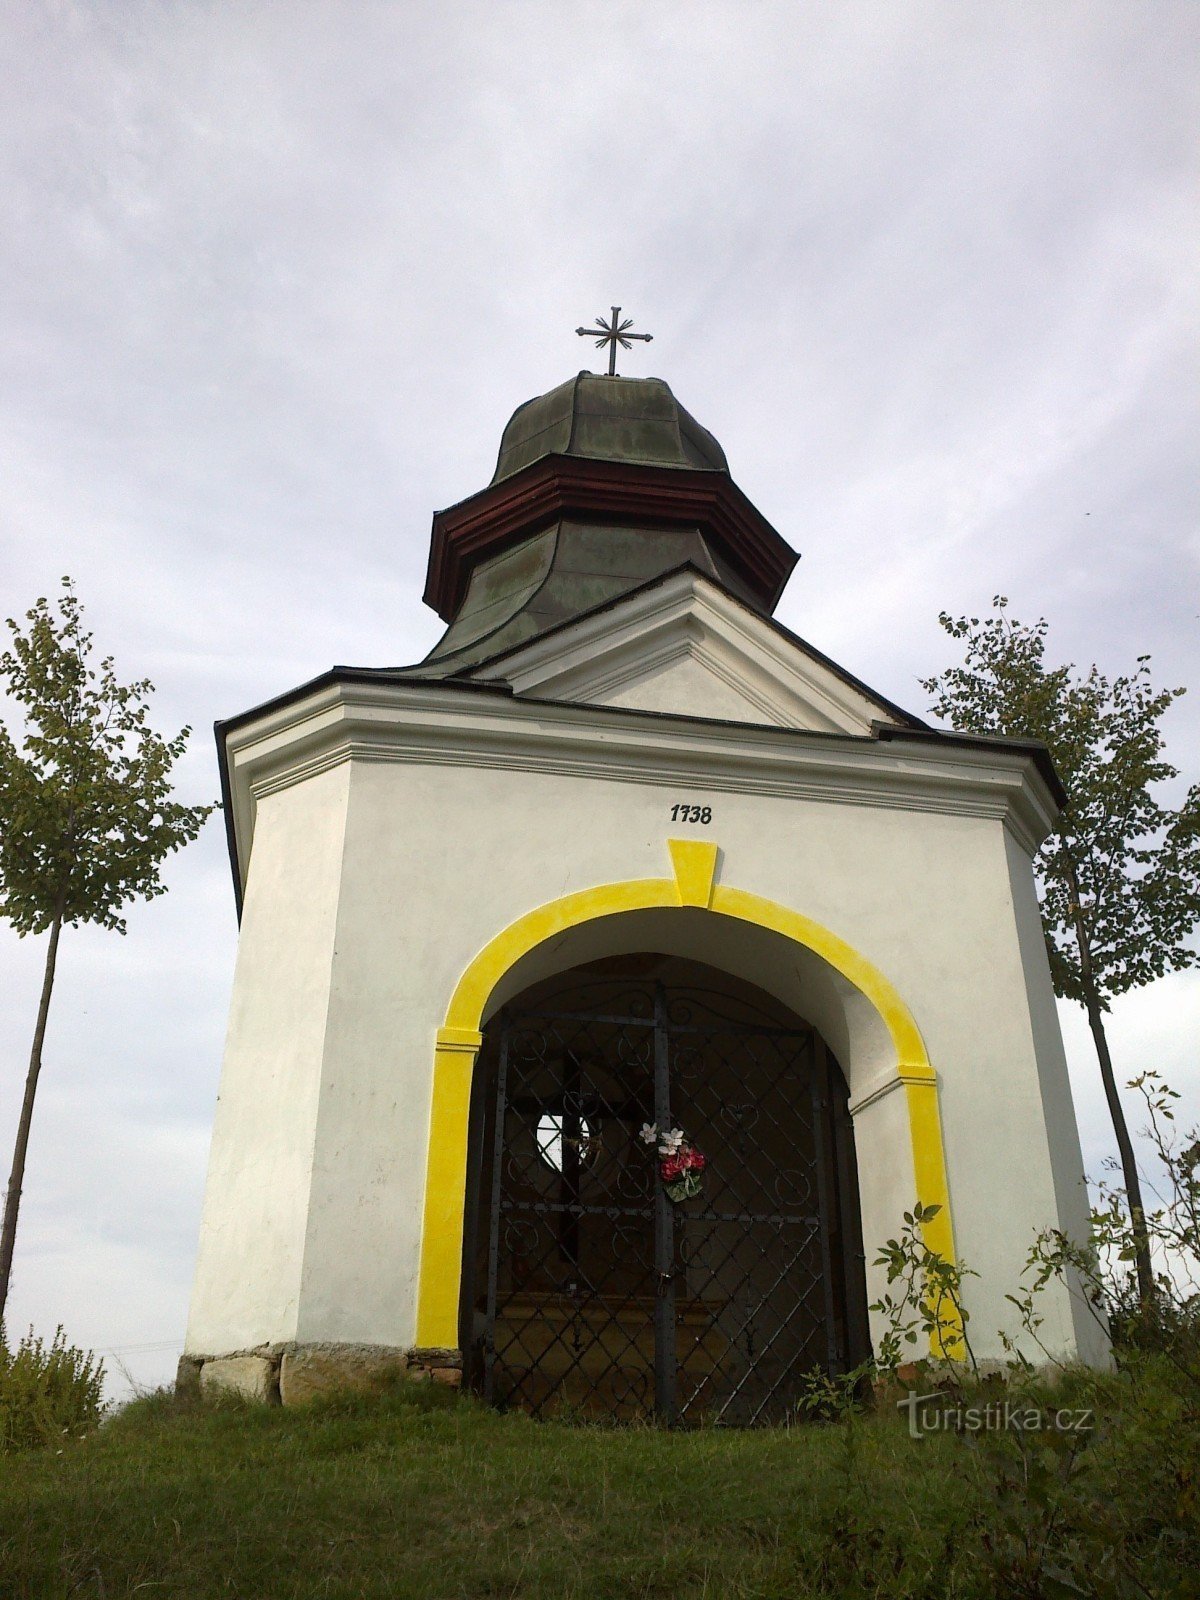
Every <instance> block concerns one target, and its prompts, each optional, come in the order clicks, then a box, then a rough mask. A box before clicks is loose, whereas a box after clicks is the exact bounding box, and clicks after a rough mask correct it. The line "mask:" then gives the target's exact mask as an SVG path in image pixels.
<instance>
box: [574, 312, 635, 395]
mask: <svg viewBox="0 0 1200 1600" xmlns="http://www.w3.org/2000/svg"><path fill="white" fill-rule="evenodd" d="M632 327H633V318H632V317H626V318H625V321H624V322H622V321H621V308H620V306H613V308H612V321H611V322H605V320H604V318H603V317H597V318H596V326H595V327H594V328H576V329H575V332H576V333H577V334H579V335H580V336H581V337H582V338H584V339H595V341H596V348H597V350H598V349H599V348H600V346H601V345H604V344H606V345H607V346H608V375H609V377H610V378H615V377H616V375H617V346H618V345H620V346H621V347H622V348H623V349H625V350H632V349H633V345H632V344H630V342H629V341H630V340H631V339H642V340H644V341H645V343H646V344H649V343H650V341H651V339H653V337H654V335H653V334H652V333H630V331H629V330H630V328H632Z"/></svg>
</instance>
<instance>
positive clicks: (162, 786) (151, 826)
mask: <svg viewBox="0 0 1200 1600" xmlns="http://www.w3.org/2000/svg"><path fill="white" fill-rule="evenodd" d="M25 621H26V624H27V627H26V628H25V629H24V630H22V628H21V626H20V625H19V624H18V623H16V622H14V621H13V620H12V618H11V617H10V618H9V619H8V627H9V630H10V632H11V634H12V639H11V642H10V645H9V648H8V649H7V650H6V651H5V652H4V654H3V655H0V681H2V682H3V684H4V687H5V688H6V689H7V692H8V694H9V695H10V696H11V698H12V699H13V700H14V701H15V702H16V703H17V705H18V706H20V707H23V708H24V718H23V721H24V730H23V738H22V744H21V746H18V744H17V742H16V741H15V740H14V738H13V737H12V735H11V734H10V733H9V731H8V729H7V728H6V727H5V726H4V724H3V723H0V915H3V916H5V917H7V918H8V920H9V921H10V922H11V923H12V925H13V927H14V928H15V929H16V931H17V933H18V934H20V935H21V936H22V937H24V936H25V935H26V934H30V933H32V934H39V933H46V934H48V935H49V938H48V940H47V943H46V964H45V970H44V974H43V978H42V992H41V997H40V999H39V1001H38V1010H37V1020H36V1023H35V1025H34V1030H33V1046H32V1049H31V1050H30V1054H29V1071H28V1074H27V1076H26V1079H25V1095H24V1099H23V1100H22V1103H21V1115H20V1120H19V1122H18V1124H17V1139H16V1147H15V1150H14V1152H13V1164H12V1175H11V1176H10V1178H9V1182H8V1190H7V1192H6V1194H5V1198H4V1218H3V1223H2V1224H0V1322H2V1320H3V1316H4V1308H5V1304H6V1301H7V1299H8V1285H9V1278H10V1276H11V1273H12V1259H13V1246H14V1244H15V1241H16V1233H17V1213H18V1211H19V1208H20V1204H21V1186H22V1184H23V1182H24V1177H25V1156H26V1152H27V1150H28V1147H29V1128H30V1124H31V1122H32V1120H33V1102H34V1096H35V1094H36V1092H37V1083H38V1076H39V1074H40V1072H41V1068H42V1046H43V1043H44V1041H45V1037H46V1019H47V1017H48V1015H49V1011H50V996H51V993H52V991H53V988H54V974H55V968H56V966H57V962H58V944H59V937H60V935H61V933H62V930H63V928H64V927H73V926H75V925H77V924H79V923H81V922H94V923H98V924H99V925H100V926H101V927H104V928H111V929H114V930H115V931H116V932H118V933H124V932H125V922H124V919H123V918H122V916H121V910H122V907H124V906H125V905H127V904H128V903H129V902H130V901H132V900H136V899H152V898H153V897H154V896H155V895H160V894H165V893H166V886H165V885H164V884H163V883H162V881H161V879H160V876H159V872H160V868H161V866H162V863H163V861H164V860H165V858H166V856H167V855H168V854H169V853H170V852H171V851H172V850H178V849H179V848H180V846H181V845H184V844H186V843H187V842H188V841H189V840H191V839H194V838H195V837H196V834H197V833H198V832H199V830H200V827H201V825H202V824H203V822H204V819H205V818H206V817H207V816H208V814H209V812H210V811H212V810H213V809H214V808H213V807H212V806H183V805H179V804H178V803H177V802H175V801H173V800H172V799H171V798H170V795H171V784H170V776H171V768H172V766H173V765H174V763H175V762H176V761H177V760H178V758H179V757H180V756H181V755H182V753H183V750H184V747H185V745H186V744H187V740H188V736H189V734H190V733H191V729H190V728H184V729H182V730H181V731H180V732H179V733H178V734H176V735H175V737H174V738H173V739H164V738H162V737H161V736H160V735H159V734H157V733H155V732H154V730H153V729H152V728H151V727H150V725H149V723H148V720H147V718H148V701H149V698H150V695H151V694H152V693H153V688H154V686H153V684H151V683H150V682H149V681H148V680H147V679H144V678H143V679H141V680H140V681H138V682H136V683H131V684H127V685H122V684H120V683H118V682H117V678H116V675H115V672H114V670H113V663H112V658H111V657H107V656H106V657H105V658H104V659H103V660H102V661H100V662H99V663H98V665H96V666H93V665H91V664H90V661H91V654H92V636H91V634H90V633H87V632H85V630H84V627H83V620H82V608H81V606H80V603H79V600H78V599H77V597H76V595H75V590H74V586H73V585H72V583H71V580H70V579H69V578H64V579H63V584H62V593H61V594H60V596H59V598H58V604H57V608H56V609H55V608H52V607H51V605H50V604H49V602H48V601H47V600H45V599H41V600H39V601H38V602H37V604H36V605H35V606H34V607H33V609H32V610H31V611H29V612H27V613H26V617H25Z"/></svg>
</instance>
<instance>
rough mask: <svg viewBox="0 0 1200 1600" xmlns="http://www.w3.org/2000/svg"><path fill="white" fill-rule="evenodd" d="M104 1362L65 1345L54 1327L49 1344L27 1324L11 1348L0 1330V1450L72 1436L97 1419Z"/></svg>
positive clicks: (90, 1354) (99, 1408) (23, 1448)
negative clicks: (19, 1338) (35, 1335)
mask: <svg viewBox="0 0 1200 1600" xmlns="http://www.w3.org/2000/svg"><path fill="white" fill-rule="evenodd" d="M103 1383H104V1363H103V1362H102V1361H97V1359H96V1357H95V1356H94V1355H92V1353H91V1352H90V1351H87V1350H77V1349H76V1348H75V1346H74V1345H69V1344H68V1343H67V1341H66V1339H65V1338H64V1336H63V1331H62V1329H61V1328H57V1329H56V1330H55V1333H54V1337H53V1339H51V1341H50V1343H49V1345H47V1344H46V1342H45V1341H44V1340H43V1339H37V1338H35V1337H34V1334H33V1329H32V1328H31V1329H30V1330H29V1332H28V1333H27V1334H26V1335H25V1337H24V1338H23V1339H22V1340H21V1342H20V1344H19V1345H18V1346H17V1348H16V1349H15V1350H10V1349H9V1347H8V1342H7V1340H6V1339H5V1338H4V1336H3V1333H0V1451H9V1450H28V1449H31V1448H35V1447H36V1446H39V1445H46V1444H52V1443H54V1442H55V1441H58V1440H61V1439H63V1438H64V1437H66V1438H78V1437H79V1436H80V1435H82V1434H84V1433H87V1432H89V1431H90V1430H91V1429H92V1428H94V1427H95V1426H96V1424H97V1422H99V1420H100V1414H101V1410H102V1406H101V1400H100V1390H101V1387H102V1385H103Z"/></svg>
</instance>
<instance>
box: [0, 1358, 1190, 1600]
mask: <svg viewBox="0 0 1200 1600" xmlns="http://www.w3.org/2000/svg"><path fill="white" fill-rule="evenodd" d="M1091 1381H1092V1380H1088V1382H1089V1383H1091ZM1101 1388H1102V1389H1103V1390H1104V1393H1103V1394H1102V1395H1101V1407H1100V1410H1101V1415H1100V1417H1099V1421H1100V1426H1099V1427H1098V1428H1097V1429H1096V1430H1094V1431H1093V1432H1092V1433H1091V1434H1090V1435H1089V1436H1088V1437H1087V1439H1086V1440H1084V1441H1083V1443H1082V1445H1071V1446H1070V1447H1065V1446H1063V1444H1062V1442H1061V1441H1058V1442H1051V1443H1043V1442H1042V1441H1040V1440H1039V1441H1038V1442H1036V1443H1033V1444H1030V1443H1029V1442H1028V1441H1025V1442H1024V1443H1022V1444H1020V1445H1019V1446H1018V1445H1015V1444H1014V1442H1013V1440H1012V1438H1011V1437H1010V1436H1009V1435H1005V1436H1004V1437H1003V1438H999V1437H989V1438H988V1439H986V1440H984V1441H983V1443H982V1444H981V1443H980V1441H979V1439H978V1438H976V1439H974V1440H971V1439H968V1438H965V1437H962V1436H954V1435H952V1434H951V1435H947V1434H941V1435H936V1436H933V1437H930V1438H926V1439H924V1440H922V1441H920V1442H917V1441H914V1440H912V1439H910V1438H909V1437H908V1434H907V1429H906V1424H905V1419H904V1418H902V1417H900V1416H899V1415H897V1414H896V1413H895V1411H894V1410H893V1409H892V1408H891V1407H888V1408H887V1410H886V1411H885V1410H883V1409H882V1408H881V1409H880V1410H879V1411H878V1412H876V1413H874V1414H872V1415H868V1416H858V1417H855V1418H853V1419H851V1420H845V1419H842V1420H837V1421H834V1422H830V1423H809V1424H804V1425H800V1426H796V1427H793V1428H788V1429H772V1430H763V1431H759V1432H743V1433H739V1432H734V1431H722V1430H699V1431H695V1432H690V1433H669V1432H665V1431H662V1430H658V1429H654V1428H648V1427H643V1428H637V1427H635V1428H623V1429H617V1428H600V1427H594V1426H572V1425H570V1424H567V1423H561V1422H560V1423H544V1422H543V1423H535V1422H531V1421H529V1420H528V1419H527V1418H525V1417H523V1416H503V1415H500V1414H498V1413H495V1412H492V1411H489V1410H487V1409H486V1408H484V1407H483V1406H482V1405H480V1404H478V1403H476V1402H473V1401H471V1400H467V1399H461V1398H459V1397H457V1396H455V1395H453V1394H452V1393H450V1392H448V1391H445V1390H442V1389H441V1388H440V1387H438V1386H433V1385H428V1384H426V1385H417V1384H413V1383H400V1384H398V1385H397V1386H396V1387H394V1388H393V1389H392V1390H390V1391H389V1392H387V1393H385V1394H383V1395H381V1396H375V1397H344V1398H340V1399H336V1400H332V1401H328V1402H324V1403H319V1404H315V1405H313V1406H311V1407H308V1408H304V1409H298V1410H281V1409H278V1408H276V1409H267V1408H256V1407H253V1406H245V1405H240V1404H235V1403H230V1404H225V1405H221V1406H216V1407H214V1406H211V1405H209V1406H200V1405H199V1404H198V1403H183V1402H178V1401H176V1400H174V1399H173V1398H171V1397H170V1396H167V1395H159V1396H155V1397H152V1398H150V1399H146V1400H142V1401H138V1402H136V1403H135V1404H133V1405H131V1406H130V1407H128V1408H127V1409H126V1410H125V1411H124V1412H123V1413H122V1414H120V1415H119V1416H118V1417H116V1418H114V1419H113V1420H112V1421H110V1422H108V1423H107V1424H105V1425H104V1426H103V1427H102V1428H101V1429H100V1430H99V1432H98V1433H95V1434H93V1435H91V1436H90V1437H89V1438H86V1439H84V1440H79V1441H75V1440H71V1441H64V1443H63V1445H62V1447H61V1449H57V1448H55V1447H50V1448H48V1449H42V1450H37V1451H25V1452H19V1453H15V1454H12V1455H9V1456H7V1457H4V1458H0V1595H3V1597H4V1600H18V1597H21V1600H24V1597H36V1600H49V1597H57V1596H63V1597H66V1596H71V1597H81V1596H86V1597H98V1596H104V1597H106V1600H112V1597H115V1596H126V1595H135V1594H136V1595H139V1596H179V1597H187V1600H206V1597H208V1596H214V1597H215V1596H224V1597H227V1596H237V1597H242V1600H292V1597H296V1600H299V1597H304V1600H309V1597H318V1596H319V1597H330V1600H335V1597H343V1596H344V1597H350V1596H353V1597H355V1600H375V1597H378V1600H385V1597H386V1600H410V1597H411V1600H417V1597H420V1600H451V1597H466V1596H471V1597H474V1596H481V1597H482V1596H513V1597H516V1596H521V1597H526V1596H528V1597H542V1596H545V1597H553V1600H584V1597H587V1600H599V1597H612V1600H617V1597H620V1600H631V1597H644V1600H650V1597H663V1600H667V1597H692V1596H712V1597H718V1596H719V1597H721V1600H736V1597H743V1596H744V1597H750V1596H754V1597H763V1600H766V1597H779V1600H783V1597H788V1600H794V1597H801V1596H810V1595H811V1596H815V1595H822V1596H839V1597H840V1596H847V1597H856V1596H868V1595H870V1596H876V1595H888V1596H927V1595H928V1596H934V1595H937V1596H955V1597H976V1596H978V1597H981V1600H982V1597H988V1600H992V1597H995V1596H1001V1595H1013V1596H1020V1595H1024V1596H1039V1595H1047V1596H1066V1595H1078V1594H1096V1595H1105V1596H1107V1595H1113V1596H1124V1595H1137V1594H1141V1595H1153V1596H1156V1597H1158V1596H1171V1595H1179V1596H1183V1595H1185V1594H1186V1595H1195V1594H1196V1593H1197V1592H1198V1590H1197V1588H1196V1583H1197V1579H1196V1571H1197V1568H1198V1566H1200V1536H1198V1528H1197V1520H1196V1505H1195V1498H1194V1484H1195V1482H1196V1469H1197V1465H1198V1452H1197V1429H1196V1418H1195V1417H1194V1416H1189V1415H1188V1414H1187V1411H1186V1407H1184V1406H1183V1403H1182V1402H1180V1401H1176V1400H1175V1399H1173V1398H1172V1393H1171V1387H1170V1382H1169V1379H1167V1380H1165V1381H1164V1382H1163V1383H1162V1384H1161V1385H1160V1388H1159V1390H1158V1392H1156V1394H1155V1396H1154V1403H1153V1406H1152V1407H1151V1408H1149V1409H1146V1408H1145V1407H1142V1408H1141V1409H1140V1410H1138V1409H1137V1408H1136V1407H1135V1408H1133V1409H1131V1408H1130V1404H1129V1396H1128V1394H1126V1395H1124V1396H1122V1393H1121V1388H1120V1380H1117V1379H1108V1380H1104V1382H1103V1383H1102V1384H1101ZM1089 1392H1090V1391H1089ZM1059 1395H1060V1398H1063V1392H1062V1391H1059ZM1083 1398H1084V1399H1085V1400H1086V1398H1087V1396H1086V1395H1084V1396H1083ZM1079 1399H1080V1395H1079V1394H1073V1395H1067V1396H1066V1397H1065V1398H1063V1403H1072V1404H1073V1403H1076V1402H1077V1401H1079ZM1114 1552H1115V1553H1114ZM1056 1572H1057V1573H1059V1574H1060V1576H1059V1577H1055V1575H1054V1574H1055V1573H1056ZM1081 1582H1083V1583H1085V1584H1087V1585H1089V1586H1086V1587H1080V1583H1081Z"/></svg>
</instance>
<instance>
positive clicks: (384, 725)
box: [225, 680, 1056, 883]
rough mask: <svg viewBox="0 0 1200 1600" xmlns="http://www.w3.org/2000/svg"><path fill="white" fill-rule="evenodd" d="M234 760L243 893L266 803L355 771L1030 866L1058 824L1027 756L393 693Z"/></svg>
mask: <svg viewBox="0 0 1200 1600" xmlns="http://www.w3.org/2000/svg"><path fill="white" fill-rule="evenodd" d="M225 751H226V759H227V761H228V767H229V783H230V792H231V803H232V811H233V824H234V831H235V837H236V839H237V849H238V859H239V870H240V872H241V875H242V880H243V883H244V881H245V871H246V863H247V862H248V860H249V855H250V845H251V842H252V839H253V831H254V817H255V812H256V809H257V802H258V800H259V799H260V798H262V797H264V796H266V795H269V794H275V793H278V792H279V791H281V790H283V789H286V788H289V787H290V786H291V785H293V784H297V783H302V782H304V781H305V779H307V778H309V777H312V776H314V775H315V774H316V773H319V772H323V771H327V770H328V769H330V768H331V767H334V766H337V765H339V764H341V763H342V762H344V761H349V760H354V761H370V762H385V763H391V762H394V763H399V764H403V765H430V766H455V767H469V768H475V769H488V768H508V769H512V770H517V771H521V772H533V773H538V772H545V773H559V774H565V775H567V776H570V777H574V778H578V779H581V780H584V781H587V780H592V779H602V780H604V781H607V782H614V781H615V782H622V783H642V784H665V785H668V786H679V785H681V784H684V783H689V784H691V785H692V786H693V787H702V788H703V789H704V790H705V791H706V792H710V793H720V792H739V793H745V794H762V795H777V796H786V797H790V798H794V799H804V800H816V801H824V802H827V803H832V804H840V805H867V806H879V807H883V808H885V809H890V810H896V811H922V812H937V813H942V814H946V815H954V816H970V817H984V818H992V819H995V820H998V821H1000V822H1002V823H1003V824H1004V825H1005V826H1006V827H1007V828H1008V829H1009V830H1010V831H1011V832H1012V834H1013V835H1014V837H1015V838H1016V839H1017V841H1018V842H1019V843H1020V844H1021V845H1022V847H1023V848H1024V849H1025V850H1026V851H1028V852H1029V853H1032V852H1033V851H1034V850H1035V849H1036V847H1037V845H1038V844H1039V843H1040V842H1041V840H1042V839H1043V838H1044V837H1045V835H1046V833H1047V832H1048V831H1049V829H1050V826H1051V823H1052V821H1053V818H1054V816H1055V813H1056V808H1055V805H1054V801H1053V799H1052V797H1051V796H1050V793H1049V791H1048V790H1047V788H1046V785H1045V783H1044V781H1043V779H1042V777H1041V775H1040V773H1039V772H1038V771H1037V768H1036V766H1035V765H1034V762H1033V760H1032V758H1031V757H1029V756H1028V755H1026V754H1025V753H1023V752H1021V751H1010V750H1005V749H997V748H995V747H985V748H982V749H981V748H979V747H977V746H968V747H964V746H958V745H954V744H951V743H949V742H947V743H945V744H942V743H929V744H926V743H924V742H913V741H908V740H905V741H897V742H895V743H892V742H890V741H880V740H874V739H869V738H859V737H852V736H848V735H822V734H816V735H814V734H809V735H805V734H804V733H795V732H792V731H789V730H787V729H779V728H765V727H752V726H747V725H745V724H741V723H721V722H708V721H703V720H701V719H699V718H688V717H670V716H654V715H648V714H646V713H644V712H638V711H630V710H625V709H622V708H619V707H610V706H594V705H589V706H581V705H575V704H571V703H569V702H561V701H558V702H547V701H537V700H521V699H519V698H512V697H510V696H508V695H504V694H499V693H495V692H487V691H482V692H481V691H478V690H470V689H463V688H451V687H447V686H444V685H441V684H430V683H423V684H422V683H405V682H403V681H396V680H380V681H379V682H366V683H363V682H357V683H356V682H340V683H339V682H332V683H330V682H327V683H324V684H321V685H318V686H316V687H314V689H313V690H312V691H311V692H310V693H309V694H306V695H302V696H299V697H297V698H296V699H294V700H291V701H289V702H286V703H284V704H282V705H279V706H276V707H273V708H271V707H268V708H267V709H266V710H264V711H263V712H262V714H261V715H260V716H257V717H254V718H253V719H252V720H251V719H246V720H243V721H240V722H239V723H238V724H237V725H235V726H234V727H232V728H229V729H227V730H226V732H225Z"/></svg>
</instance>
